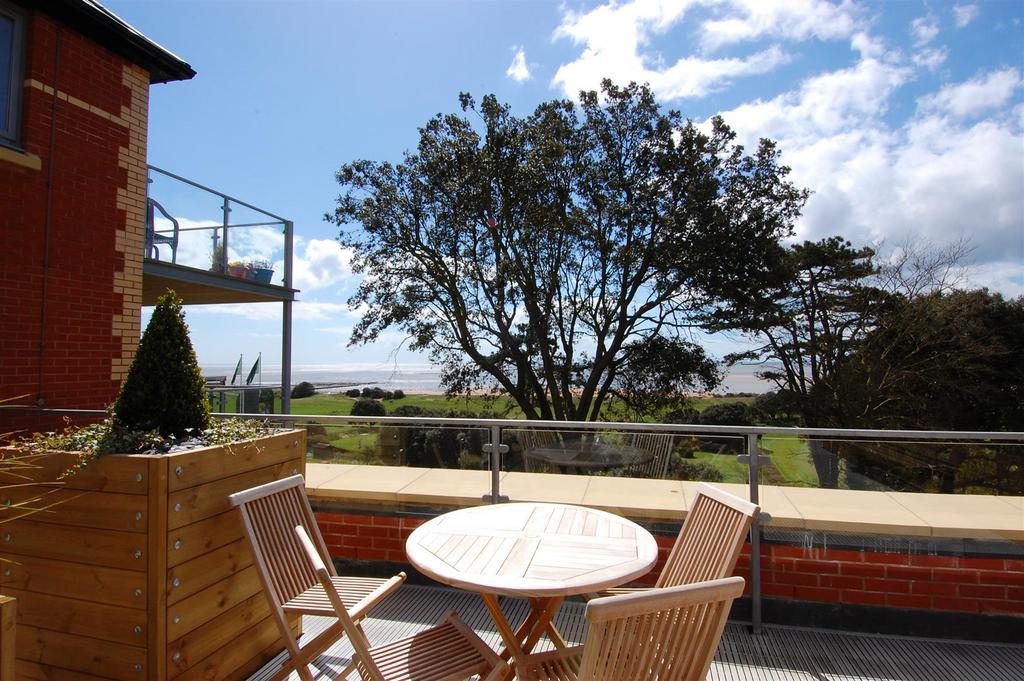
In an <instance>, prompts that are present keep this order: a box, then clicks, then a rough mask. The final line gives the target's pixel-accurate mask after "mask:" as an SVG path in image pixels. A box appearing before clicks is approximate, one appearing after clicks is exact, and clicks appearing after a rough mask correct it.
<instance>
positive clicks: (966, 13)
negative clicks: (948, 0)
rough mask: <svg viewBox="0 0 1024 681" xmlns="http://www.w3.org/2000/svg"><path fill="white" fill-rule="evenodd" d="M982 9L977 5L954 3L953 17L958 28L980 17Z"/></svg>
mask: <svg viewBox="0 0 1024 681" xmlns="http://www.w3.org/2000/svg"><path fill="white" fill-rule="evenodd" d="M979 12H980V10H979V9H978V6H977V5H953V18H954V20H955V21H956V27H957V28H963V27H964V26H967V25H968V24H969V23H971V22H972V21H974V20H975V19H976V18H978V14H979Z"/></svg>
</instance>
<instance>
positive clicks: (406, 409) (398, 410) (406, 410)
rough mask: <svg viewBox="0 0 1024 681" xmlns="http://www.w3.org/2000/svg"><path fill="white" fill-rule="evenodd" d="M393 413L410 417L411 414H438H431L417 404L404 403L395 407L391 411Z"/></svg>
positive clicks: (393, 414)
mask: <svg viewBox="0 0 1024 681" xmlns="http://www.w3.org/2000/svg"><path fill="white" fill-rule="evenodd" d="M391 415H392V416H405V417H410V416H435V415H436V414H431V413H429V412H428V411H427V410H426V409H424V408H423V407H420V406H417V405H415V404H402V405H399V406H397V407H395V408H394V409H393V410H392V411H391Z"/></svg>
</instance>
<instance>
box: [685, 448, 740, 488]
mask: <svg viewBox="0 0 1024 681" xmlns="http://www.w3.org/2000/svg"><path fill="white" fill-rule="evenodd" d="M693 458H694V459H695V460H697V461H706V462H708V463H710V464H711V465H712V466H714V467H715V468H717V469H718V470H720V471H721V472H722V475H723V476H725V479H723V480H722V482H737V483H740V484H744V485H745V484H746V483H747V465H746V464H743V463H740V462H739V461H737V460H736V454H735V453H728V454H714V453H712V452H700V451H698V452H694V453H693Z"/></svg>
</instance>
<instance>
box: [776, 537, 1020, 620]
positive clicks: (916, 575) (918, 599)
mask: <svg viewBox="0 0 1024 681" xmlns="http://www.w3.org/2000/svg"><path fill="white" fill-rule="evenodd" d="M763 550H764V561H763V562H762V567H761V576H762V586H761V593H762V595H763V596H764V597H766V598H788V599H796V600H803V601H823V602H829V603H847V604H854V605H877V606H886V607H891V608H922V609H927V610H947V611H956V612H972V613H983V614H1024V560H1016V559H1004V558H976V557H969V556H929V555H919V554H908V553H878V552H873V551H850V550H843V549H820V548H815V549H807V548H803V547H799V546H784V545H778V544H768V545H765V546H764V547H763Z"/></svg>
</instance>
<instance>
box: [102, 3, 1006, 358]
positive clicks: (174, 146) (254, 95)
mask: <svg viewBox="0 0 1024 681" xmlns="http://www.w3.org/2000/svg"><path fill="white" fill-rule="evenodd" d="M104 4H105V5H106V6H107V7H109V8H110V9H111V10H112V11H114V12H115V13H117V14H118V15H120V16H121V17H122V18H123V19H125V20H126V21H128V22H129V23H131V24H132V25H134V26H135V27H136V28H138V29H140V30H141V31H142V32H143V33H145V34H146V35H147V36H149V37H150V38H152V39H153V40H155V41H157V42H158V43H160V44H162V45H163V46H165V47H166V48H168V49H170V50H171V51H173V52H175V53H176V54H178V55H179V56H181V57H182V58H183V59H185V60H186V61H188V62H189V63H191V64H192V66H193V68H195V70H196V71H197V72H198V75H197V76H196V78H195V79H193V80H191V81H186V82H181V83H171V84H168V85H158V86H154V87H153V88H152V90H151V93H152V94H151V101H150V130H149V132H150V140H149V161H150V163H152V164H154V165H157V166H160V167H163V168H166V169H168V170H171V171H173V172H175V173H178V174H181V175H184V176H186V177H189V178H191V179H193V180H195V181H197V182H200V183H202V184H205V185H208V186H211V187H214V188H216V189H218V190H220V191H223V192H225V193H228V194H231V195H233V196H236V197H238V198H240V199H244V200H247V201H249V202H251V203H254V204H256V205H258V206H260V207H262V208H266V209H267V210H269V211H271V212H274V213H276V214H278V215H283V216H286V217H288V218H291V219H292V220H293V221H294V223H295V229H296V233H297V235H298V237H299V242H298V245H297V248H296V255H297V258H296V266H297V273H296V285H297V286H298V288H300V289H302V293H301V294H300V296H299V298H300V300H301V302H300V303H299V304H297V305H296V309H295V323H294V333H295V340H294V351H293V361H294V362H296V363H298V364H343V363H352V364H357V365H364V366H375V365H379V366H382V367H384V366H389V365H391V364H393V363H394V362H396V361H398V362H402V363H424V362H425V361H426V360H425V358H424V357H421V356H416V355H411V354H408V353H404V352H399V353H398V355H394V354H393V353H392V351H393V350H394V349H395V348H396V347H399V345H400V340H401V339H400V338H399V337H398V336H397V335H395V336H392V337H388V338H385V339H384V340H383V342H381V343H379V344H378V345H375V346H372V347H362V348H354V349H348V348H346V341H347V333H348V330H349V329H350V328H351V326H352V324H353V322H354V320H355V319H356V317H355V315H354V313H352V312H351V311H348V310H347V309H346V306H345V300H346V299H347V297H348V295H349V294H350V293H351V292H352V290H353V289H354V286H355V279H354V278H353V275H352V274H351V272H350V271H349V270H348V267H347V262H348V260H347V257H346V255H345V254H344V253H342V252H341V250H340V248H339V247H338V246H337V244H336V243H334V242H333V239H334V237H335V236H336V230H335V229H334V228H332V227H330V226H329V225H326V224H325V223H324V222H323V220H322V215H323V213H324V212H326V211H328V210H331V208H332V206H333V201H334V198H335V196H336V195H337V185H336V184H335V182H334V178H333V174H334V172H335V171H336V170H337V168H338V167H339V166H340V165H341V164H342V163H345V162H348V161H351V160H354V159H357V158H368V159H372V160H390V161H397V160H399V159H400V158H401V154H402V152H403V151H404V150H406V149H409V148H412V147H414V146H415V144H416V140H417V128H418V127H419V126H420V125H422V124H423V123H424V122H426V121H427V119H428V118H429V117H431V116H432V115H434V114H436V113H438V112H449V111H455V110H457V106H458V94H459V92H460V91H469V92H471V93H473V94H474V95H476V96H477V97H478V98H479V97H480V96H482V95H483V94H487V93H494V94H496V95H497V96H498V97H499V98H500V99H501V100H503V101H507V102H509V103H510V104H511V105H512V106H513V108H514V109H515V110H516V111H517V112H518V113H521V114H526V113H528V112H529V111H531V110H532V109H533V108H534V107H535V106H536V105H537V104H538V103H540V102H542V101H545V100H548V99H552V98H556V97H567V96H573V95H574V94H575V93H576V92H578V90H579V89H581V88H588V89H590V88H594V87H596V85H597V83H598V82H599V80H600V78H602V77H604V76H611V77H613V78H614V79H616V80H617V81H620V82H625V81H627V80H630V79H632V80H637V81H641V82H649V83H651V85H652V87H654V89H655V91H656V92H657V93H658V95H659V98H660V101H661V102H662V103H663V104H664V105H665V106H667V107H671V108H675V109H678V110H680V111H682V112H683V114H684V115H686V116H688V117H690V118H692V119H693V120H695V121H705V120H706V119H707V118H708V117H710V116H712V115H714V114H717V113H721V114H723V115H724V116H725V118H726V120H727V122H729V123H730V125H732V126H733V128H734V129H735V130H736V131H737V132H738V134H739V136H740V139H741V140H743V141H745V142H746V143H748V144H753V143H755V142H756V140H757V138H758V137H760V136H767V137H771V138H773V139H776V140H778V141H779V143H780V146H781V149H782V151H783V159H784V161H785V162H786V163H788V164H789V165H790V166H792V168H793V176H792V177H793V179H794V180H795V181H796V182H798V183H799V184H801V185H803V186H807V187H809V188H810V189H812V190H813V191H814V195H813V196H812V198H811V200H810V201H809V203H808V205H807V208H806V210H805V215H804V217H803V218H802V219H801V221H800V224H799V237H800V238H820V237H823V236H827V235H831V234H835V233H839V234H842V235H844V236H846V237H847V238H849V239H851V240H852V241H854V243H857V244H860V243H872V244H881V245H882V248H883V250H887V249H888V250H891V249H893V248H898V246H899V245H900V244H902V243H905V242H907V241H911V242H917V243H920V242H922V241H924V240H931V241H933V242H935V243H938V244H941V243H946V242H949V241H952V240H955V239H959V238H961V237H967V238H969V239H970V243H971V245H972V247H973V249H974V251H973V254H972V256H971V258H970V261H969V263H968V267H966V268H965V270H964V276H965V277H967V281H968V283H969V284H970V285H973V286H982V285H985V286H989V287H990V288H993V289H996V290H999V291H1002V292H1003V293H1005V294H1007V295H1011V296H1016V295H1021V294H1022V293H1024V132H1022V129H1024V86H1022V68H1024V64H1022V62H1024V3H1020V2H969V1H966V0H965V1H963V2H909V1H907V2H887V3H861V2H843V3H832V2H824V1H821V0H799V1H797V0H794V1H792V2H780V3H771V2H765V1H764V0H749V1H747V0H742V1H741V0H715V1H711V0H689V1H686V0H681V1H678V2H668V1H665V2H640V1H638V2H618V3H610V4H605V3H595V2H567V3H552V2H402V3H399V2H360V3H355V2H326V1H325V2H316V3H309V2H258V3H257V2H243V1H240V0H234V1H223V2H180V1H175V2H171V1H162V2H158V1H153V2H145V1H139V0H119V1H114V0H107V1H106V2H105V3H104ZM186 217H188V218H191V219H195V220H200V219H202V218H203V217H204V216H200V215H195V216H186ZM188 315H189V323H190V326H191V327H192V331H193V340H194V342H195V345H196V348H197V351H198V353H199V357H200V361H201V362H202V363H204V364H218V363H225V364H226V363H233V362H234V360H235V359H237V357H238V354H239V353H240V352H242V353H245V355H246V357H254V356H255V354H256V353H257V352H263V353H264V356H265V357H266V360H265V361H267V362H268V363H274V362H275V361H276V357H277V356H278V353H279V344H280V321H279V315H280V306H279V305H269V304H268V305H248V306H208V307H192V308H189V310H188ZM225 320H227V322H228V323H225ZM734 342H735V341H734V339H723V338H713V339H707V343H708V346H709V348H710V349H711V351H712V352H713V353H715V354H721V353H723V352H725V351H727V350H728V349H730V348H731V347H732V346H733V345H734Z"/></svg>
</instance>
